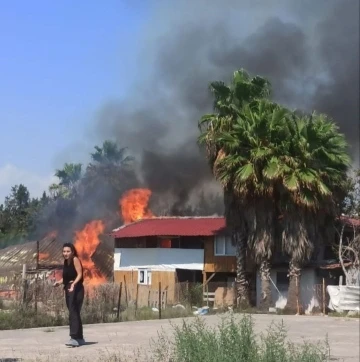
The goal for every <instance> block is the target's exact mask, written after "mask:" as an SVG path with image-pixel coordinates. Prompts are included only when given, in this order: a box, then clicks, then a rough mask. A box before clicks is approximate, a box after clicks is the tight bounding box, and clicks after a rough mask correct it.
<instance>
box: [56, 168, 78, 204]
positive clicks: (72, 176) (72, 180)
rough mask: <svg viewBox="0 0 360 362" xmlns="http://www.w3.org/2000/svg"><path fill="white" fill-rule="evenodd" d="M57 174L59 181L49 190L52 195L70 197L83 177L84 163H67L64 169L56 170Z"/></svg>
mask: <svg viewBox="0 0 360 362" xmlns="http://www.w3.org/2000/svg"><path fill="white" fill-rule="evenodd" d="M55 176H56V177H57V178H58V179H59V183H58V184H56V183H54V184H51V185H50V187H49V191H50V194H51V195H52V197H53V198H57V197H62V198H70V197H71V196H72V194H73V191H74V190H75V189H76V187H77V185H78V183H79V181H80V179H81V177H82V165H81V163H65V165H64V167H63V168H62V169H58V170H56V171H55Z"/></svg>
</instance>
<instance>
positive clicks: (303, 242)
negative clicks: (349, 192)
mask: <svg viewBox="0 0 360 362" xmlns="http://www.w3.org/2000/svg"><path fill="white" fill-rule="evenodd" d="M286 129H287V131H288V132H289V138H288V139H289V141H288V142H287V143H283V146H284V147H282V149H281V153H282V155H281V156H280V159H279V164H281V165H282V168H277V169H276V171H275V172H274V173H273V174H272V175H271V176H272V179H273V180H277V182H278V184H279V185H280V186H281V188H280V187H279V192H281V199H280V201H281V202H280V204H279V205H280V208H281V212H282V216H283V217H282V230H283V232H282V244H283V249H284V251H285V252H286V253H287V254H288V255H289V256H290V263H289V292H288V302H287V309H289V310H292V311H294V310H296V309H297V306H296V304H297V297H296V296H298V298H300V288H299V286H300V276H301V268H302V266H303V264H304V263H305V262H307V261H308V260H309V259H310V257H311V255H312V252H313V250H314V248H315V247H316V246H317V245H316V244H319V243H321V242H322V241H323V240H325V239H327V238H328V237H329V235H331V233H330V230H329V228H331V227H332V222H333V221H334V219H335V217H336V216H337V214H338V212H339V206H340V205H341V201H342V200H341V198H342V196H343V194H344V191H345V190H346V186H347V185H346V173H347V171H348V168H349V166H350V158H349V155H348V152H347V147H348V145H347V142H346V140H345V137H344V136H343V135H342V134H341V133H339V130H338V127H337V126H336V125H335V123H334V122H332V121H330V120H329V119H328V118H326V117H325V116H324V115H318V114H316V113H314V114H312V115H311V116H297V115H295V114H294V115H293V116H292V117H288V118H287V127H286Z"/></svg>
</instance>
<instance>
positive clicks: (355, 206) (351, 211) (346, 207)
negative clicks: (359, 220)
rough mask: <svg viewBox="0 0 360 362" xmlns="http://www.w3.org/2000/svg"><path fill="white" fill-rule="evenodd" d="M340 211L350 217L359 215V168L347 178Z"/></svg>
mask: <svg viewBox="0 0 360 362" xmlns="http://www.w3.org/2000/svg"><path fill="white" fill-rule="evenodd" d="M342 213H343V214H345V215H347V216H350V217H360V169H359V170H356V171H354V172H353V173H352V175H350V176H349V177H348V178H347V192H346V197H345V199H344V202H343V203H342Z"/></svg>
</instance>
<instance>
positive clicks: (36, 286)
mask: <svg viewBox="0 0 360 362" xmlns="http://www.w3.org/2000/svg"><path fill="white" fill-rule="evenodd" d="M34 299H35V301H34V304H35V305H34V307H35V315H37V310H38V308H37V307H38V274H37V273H36V276H35V291H34Z"/></svg>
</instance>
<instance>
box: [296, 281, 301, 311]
mask: <svg viewBox="0 0 360 362" xmlns="http://www.w3.org/2000/svg"><path fill="white" fill-rule="evenodd" d="M295 278H296V279H295V281H296V313H297V314H298V315H299V314H300V304H299V279H298V277H297V275H296V276H295Z"/></svg>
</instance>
